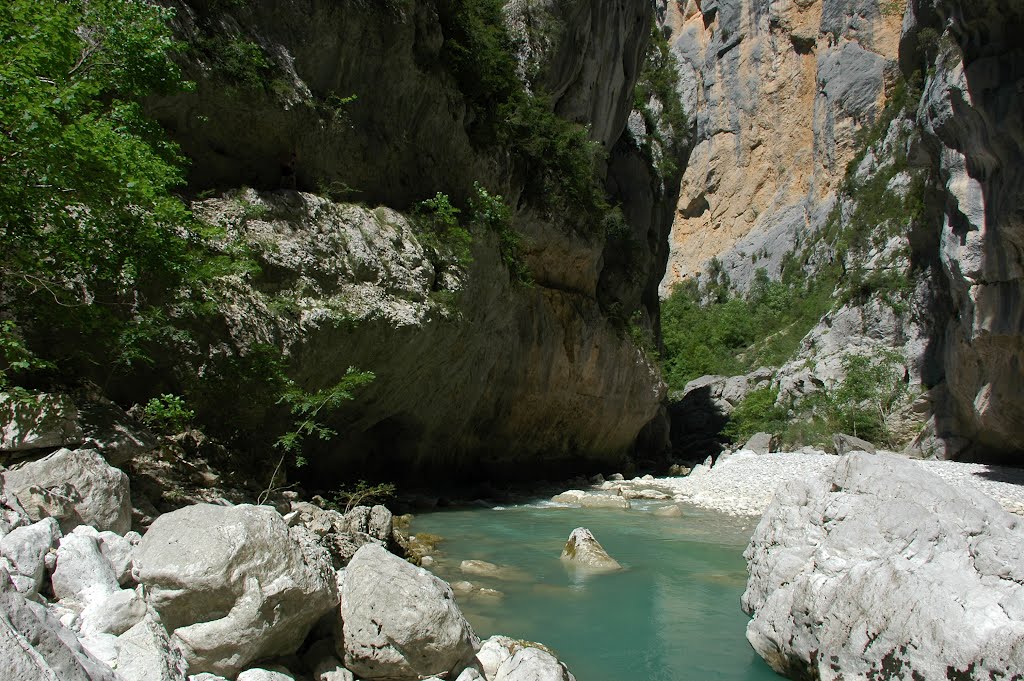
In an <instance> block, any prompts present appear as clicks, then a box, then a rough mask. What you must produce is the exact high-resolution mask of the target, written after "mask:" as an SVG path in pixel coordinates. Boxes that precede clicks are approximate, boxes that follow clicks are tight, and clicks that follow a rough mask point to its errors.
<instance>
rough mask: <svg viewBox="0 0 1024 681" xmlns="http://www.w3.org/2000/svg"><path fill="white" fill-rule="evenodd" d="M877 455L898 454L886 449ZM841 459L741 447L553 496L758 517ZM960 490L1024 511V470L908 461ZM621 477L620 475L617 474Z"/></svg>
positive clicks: (598, 504)
mask: <svg viewBox="0 0 1024 681" xmlns="http://www.w3.org/2000/svg"><path fill="white" fill-rule="evenodd" d="M879 456H892V457H895V456H897V455H895V454H892V453H885V452H882V453H880V454H879ZM837 461H838V458H837V457H836V456H834V455H830V454H826V453H825V452H823V451H800V452H773V453H771V454H756V453H755V452H753V451H751V450H739V451H737V452H734V453H730V454H727V455H723V456H720V457H719V458H718V460H717V461H715V462H714V463H712V461H711V460H710V459H708V460H707V461H705V463H703V464H698V465H697V466H695V467H694V468H693V470H692V471H691V472H690V473H689V475H687V476H685V477H678V476H673V477H657V478H656V477H653V476H650V475H648V476H643V477H635V478H632V479H629V480H625V479H622V480H604V479H603V477H601V478H600V479H598V478H596V477H595V478H593V479H591V480H590V481H587V482H588V483H590V484H589V485H587V486H586V489H576V490H568V491H566V492H563V493H562V494H559V495H556V496H555V497H553V498H552V500H553V501H554V502H556V503H563V504H568V505H573V506H577V505H578V506H581V507H585V508H621V509H625V508H629V507H630V500H631V499H648V500H653V501H666V502H672V503H678V504H689V505H692V506H697V507H699V508H704V509H708V510H712V511H717V512H720V513H725V514H728V515H733V516H747V517H759V516H761V514H762V513H764V512H765V510H766V509H767V508H768V506H769V505H770V504H771V502H772V499H773V498H774V497H775V495H776V493H777V492H779V491H780V490H784V489H787V488H789V487H791V486H792V485H794V484H796V483H798V482H801V481H804V480H807V479H810V478H813V477H815V476H820V475H824V474H826V473H827V472H828V471H830V470H831V469H832V468H833V467H834V466H835V465H836V462H837ZM909 463H910V464H911V465H913V466H918V467H920V468H921V469H922V470H924V471H928V472H930V473H933V474H935V475H936V476H938V477H939V478H941V479H942V480H944V481H945V482H946V483H948V484H950V485H951V486H953V487H954V488H956V489H959V490H973V491H978V492H981V493H983V494H985V495H987V496H989V497H990V498H992V499H993V500H994V501H996V502H998V503H999V504H1000V505H1001V506H1002V507H1003V508H1004V509H1005V510H1007V511H1009V512H1011V513H1015V514H1017V515H1024V469H1020V468H1010V467H1006V466H992V465H987V464H975V463H961V462H957V461H940V460H910V461H909ZM617 477H620V478H621V476H617Z"/></svg>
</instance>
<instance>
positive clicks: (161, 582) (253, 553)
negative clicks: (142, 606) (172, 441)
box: [134, 504, 338, 675]
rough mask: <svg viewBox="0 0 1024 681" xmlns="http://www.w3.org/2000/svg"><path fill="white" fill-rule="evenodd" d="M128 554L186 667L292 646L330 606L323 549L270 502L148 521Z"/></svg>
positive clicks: (216, 665) (240, 665)
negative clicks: (288, 522) (136, 544)
mask: <svg viewBox="0 0 1024 681" xmlns="http://www.w3.org/2000/svg"><path fill="white" fill-rule="evenodd" d="M134 558H135V560H136V563H137V566H138V581H139V583H141V584H143V585H144V586H145V588H146V590H147V591H148V601H149V604H150V605H151V606H152V607H153V608H155V609H156V610H157V611H158V612H159V613H160V616H161V618H162V620H163V623H164V625H165V626H166V628H167V630H168V631H170V632H172V633H173V637H174V639H175V641H176V642H177V643H178V644H179V645H180V646H181V648H182V650H183V652H184V655H185V658H186V660H187V661H188V663H189V668H190V670H191V671H192V673H199V672H204V671H208V672H213V673H217V674H223V675H233V674H236V673H238V672H239V671H240V670H242V669H244V668H245V666H246V665H247V664H248V663H249V662H251V661H253V660H256V659H259V658H263V657H272V656H276V655H286V654H289V653H293V652H295V651H296V649H297V648H298V647H299V645H300V644H301V643H302V641H303V639H304V638H305V636H306V634H307V633H308V632H309V630H310V628H312V626H313V624H314V623H315V622H316V621H317V620H318V619H319V618H320V617H321V616H322V615H324V614H326V613H327V612H329V611H330V610H331V609H332V608H334V607H336V606H337V603H338V592H337V585H336V582H335V577H334V571H333V569H332V568H331V564H330V558H329V557H328V555H327V552H326V551H325V550H324V549H322V548H319V547H318V546H316V544H315V542H314V540H313V539H312V538H311V537H309V536H308V535H306V534H305V530H303V529H301V528H292V530H291V531H289V528H288V527H287V525H286V524H285V522H284V521H283V520H282V519H281V516H280V515H279V514H278V513H277V511H275V510H274V509H273V508H270V507H267V506H249V505H241V506H231V507H224V506H214V505H210V504H199V505H196V506H189V507H186V508H183V509H180V510H177V511H174V512H172V513H166V514H164V515H162V516H160V517H159V518H157V520H156V521H155V522H154V523H153V525H152V526H150V528H149V530H148V531H147V532H146V534H145V536H143V538H142V541H141V542H140V543H139V545H138V547H137V549H136V551H135V553H134Z"/></svg>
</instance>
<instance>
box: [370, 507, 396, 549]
mask: <svg viewBox="0 0 1024 681" xmlns="http://www.w3.org/2000/svg"><path fill="white" fill-rule="evenodd" d="M393 518H394V516H392V514H391V511H389V510H388V509H387V508H386V507H384V506H381V505H379V504H378V505H377V506H374V507H373V508H371V509H370V517H369V518H367V521H366V533H367V534H368V535H370V536H371V537H373V538H374V539H377V540H379V541H382V542H384V543H385V544H386V543H387V542H388V541H390V540H391V533H392V531H393V530H394V520H393Z"/></svg>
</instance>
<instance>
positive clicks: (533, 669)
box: [457, 636, 576, 681]
mask: <svg viewBox="0 0 1024 681" xmlns="http://www.w3.org/2000/svg"><path fill="white" fill-rule="evenodd" d="M470 670H472V671H470ZM466 672H468V673H464V675H463V676H460V677H459V679H461V680H462V681H476V680H477V679H480V678H485V679H487V681H499V680H500V681H575V678H576V677H574V676H573V675H572V674H571V673H570V672H569V670H568V669H567V668H566V667H565V665H564V664H562V663H561V662H559V660H558V658H556V657H555V656H554V655H553V654H552V653H551V651H549V650H547V649H546V648H544V647H543V646H541V645H540V644H536V643H529V642H527V641H519V640H515V639H511V638H509V637H507V636H492V637H491V638H489V639H487V640H486V641H484V643H483V645H482V646H481V647H480V651H479V652H478V653H477V654H476V658H475V659H474V660H473V665H472V666H471V667H468V668H467V670H466ZM457 681H458V680H457Z"/></svg>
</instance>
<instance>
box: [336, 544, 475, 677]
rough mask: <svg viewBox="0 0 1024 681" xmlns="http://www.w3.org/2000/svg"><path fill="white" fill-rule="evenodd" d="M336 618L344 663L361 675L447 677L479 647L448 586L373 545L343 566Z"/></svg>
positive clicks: (361, 550)
mask: <svg viewBox="0 0 1024 681" xmlns="http://www.w3.org/2000/svg"><path fill="white" fill-rule="evenodd" d="M341 617H342V621H343V623H344V626H343V630H344V631H343V644H344V657H345V667H346V668H348V669H350V670H352V672H354V673H355V675H356V676H357V677H358V678H360V679H369V680H381V681H416V680H417V679H420V678H423V677H426V676H431V675H435V674H448V675H449V676H451V678H454V676H455V674H457V673H458V672H459V671H461V670H462V668H463V667H464V666H465V665H466V664H467V663H468V662H469V661H470V660H471V659H472V657H473V654H474V653H475V652H476V650H477V648H479V647H480V641H479V639H478V638H477V637H476V634H474V633H473V629H472V628H471V627H470V625H469V622H467V621H466V618H465V617H464V616H463V614H462V611H461V610H459V606H458V605H456V603H455V597H454V595H453V593H452V590H451V587H449V586H448V585H447V584H445V583H444V582H443V581H441V580H440V579H438V578H437V577H435V576H434V575H432V574H430V573H429V572H427V571H426V570H424V569H423V568H419V567H416V566H415V565H412V564H410V563H407V562H406V561H404V560H402V559H401V558H399V557H398V556H396V555H394V554H392V553H389V552H388V551H386V550H385V549H383V548H381V547H380V546H378V545H376V544H367V545H366V546H363V547H362V548H360V549H359V550H358V551H357V552H356V555H355V556H354V557H353V558H352V561H351V562H350V563H349V565H348V568H347V569H346V570H345V585H344V588H343V592H342V599H341Z"/></svg>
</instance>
